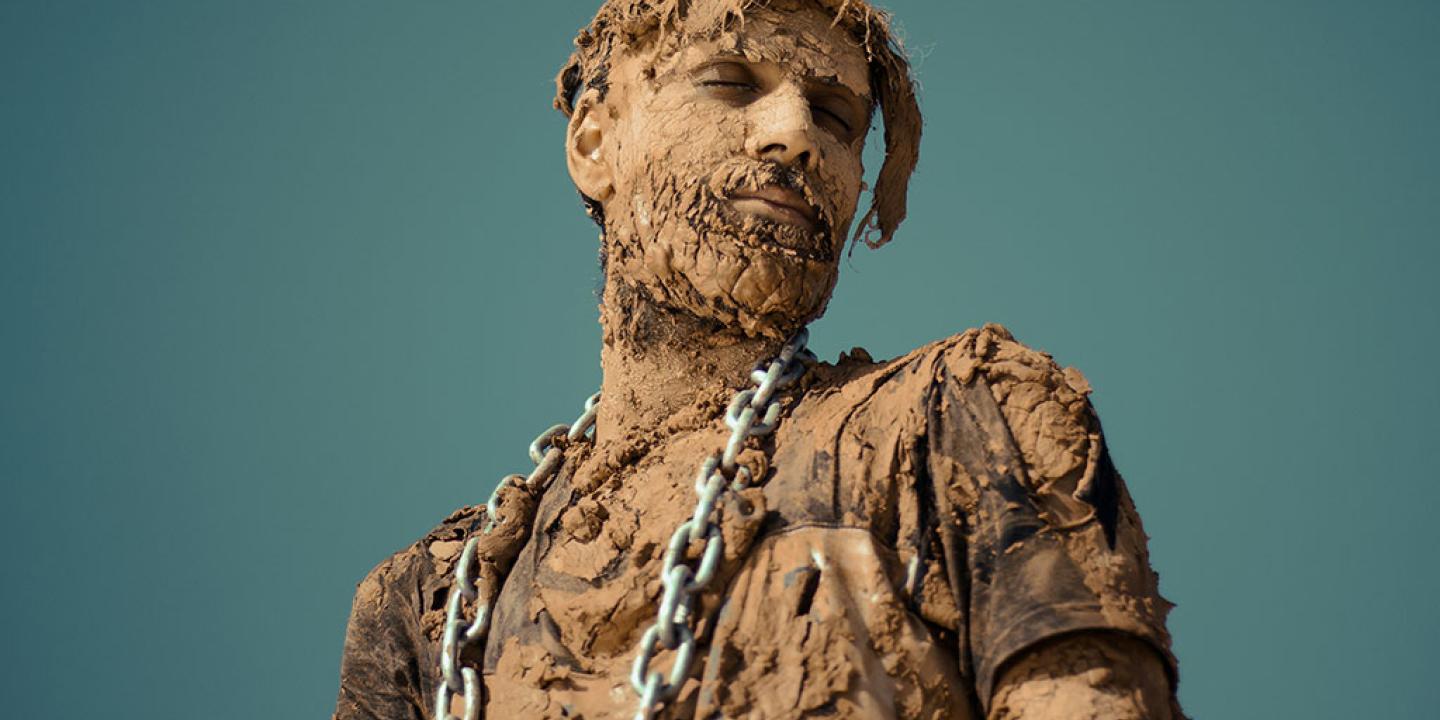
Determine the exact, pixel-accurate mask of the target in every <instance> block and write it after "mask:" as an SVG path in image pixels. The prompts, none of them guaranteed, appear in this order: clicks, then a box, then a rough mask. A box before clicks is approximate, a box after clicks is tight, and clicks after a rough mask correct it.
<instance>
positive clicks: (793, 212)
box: [729, 185, 820, 232]
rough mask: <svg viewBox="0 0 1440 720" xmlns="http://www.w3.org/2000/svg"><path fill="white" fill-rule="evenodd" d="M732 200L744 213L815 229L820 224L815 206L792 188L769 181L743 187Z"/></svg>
mask: <svg viewBox="0 0 1440 720" xmlns="http://www.w3.org/2000/svg"><path fill="white" fill-rule="evenodd" d="M729 200H730V204H731V206H733V207H734V208H735V209H736V210H738V211H740V212H742V213H746V214H749V215H758V216H760V217H764V218H768V219H770V220H775V221H777V222H783V223H786V224H789V225H795V226H797V227H799V228H801V229H803V230H805V231H807V232H815V230H816V229H818V228H819V226H820V220H819V213H818V212H816V210H815V208H813V207H811V206H810V204H809V203H807V202H805V197H804V196H802V195H801V194H800V193H798V192H796V191H794V190H791V189H789V188H784V187H780V186H778V185H767V186H765V187H762V188H759V189H757V190H739V191H736V192H734V193H731V194H730V197H729Z"/></svg>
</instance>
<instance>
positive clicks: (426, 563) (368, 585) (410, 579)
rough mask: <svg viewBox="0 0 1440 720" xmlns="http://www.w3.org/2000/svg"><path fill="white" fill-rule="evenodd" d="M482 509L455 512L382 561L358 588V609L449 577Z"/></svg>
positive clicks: (473, 508)
mask: <svg viewBox="0 0 1440 720" xmlns="http://www.w3.org/2000/svg"><path fill="white" fill-rule="evenodd" d="M482 508H483V506H481V505H467V506H464V507H461V508H459V509H457V510H455V511H454V512H452V513H450V514H449V515H448V516H446V517H445V518H444V519H443V520H441V521H440V522H439V523H438V524H436V525H435V527H434V528H432V529H431V530H430V531H429V532H427V533H425V534H424V535H423V536H421V537H420V539H418V540H416V541H415V542H412V543H410V544H409V545H406V546H405V547H403V548H401V549H399V550H397V551H395V552H394V553H391V554H390V556H389V557H387V558H385V559H384V560H381V561H380V563H379V564H377V565H375V567H373V568H371V569H370V571H369V572H368V573H366V574H365V577H364V579H362V580H361V581H360V583H359V585H358V586H357V587H356V592H355V603H356V605H357V606H358V605H361V604H371V603H374V604H380V603H381V602H382V598H386V597H387V596H391V597H393V596H394V595H395V593H394V590H396V589H398V588H405V589H407V590H409V589H411V588H423V587H425V586H426V585H427V584H429V583H428V582H427V580H433V579H436V578H444V577H448V575H449V573H450V571H451V570H452V569H453V568H454V564H455V561H456V560H457V559H459V557H460V551H461V550H462V549H464V546H465V537H466V535H467V533H468V532H469V529H470V528H471V527H472V526H473V525H474V524H475V523H476V522H477V521H478V520H479V518H480V516H481V513H482Z"/></svg>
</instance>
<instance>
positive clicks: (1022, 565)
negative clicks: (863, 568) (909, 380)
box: [928, 325, 1175, 709]
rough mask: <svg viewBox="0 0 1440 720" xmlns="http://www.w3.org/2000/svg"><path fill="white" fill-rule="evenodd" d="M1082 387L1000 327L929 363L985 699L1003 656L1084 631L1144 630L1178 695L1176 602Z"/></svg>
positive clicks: (957, 564)
mask: <svg viewBox="0 0 1440 720" xmlns="http://www.w3.org/2000/svg"><path fill="white" fill-rule="evenodd" d="M1088 393H1089V386H1088V384H1087V383H1086V382H1085V380H1084V378H1083V377H1082V376H1081V375H1080V374H1079V373H1078V372H1076V371H1074V370H1073V369H1066V370H1062V369H1061V368H1060V367H1059V366H1057V365H1056V364H1055V362H1054V361H1053V360H1052V359H1051V358H1050V357H1049V356H1048V355H1045V354H1044V353H1041V352H1037V351H1035V350H1031V349H1030V348H1027V347H1025V346H1024V345H1021V344H1020V343H1018V342H1016V341H1015V340H1014V338H1013V337H1012V336H1011V335H1010V333H1009V332H1008V331H1006V330H1005V329H1004V328H1002V327H1000V326H998V325H987V326H986V327H985V328H983V329H981V330H978V331H971V332H969V333H966V334H964V335H962V336H960V337H959V339H958V341H957V342H955V343H954V344H953V345H950V346H949V347H948V348H947V349H946V350H945V351H944V352H943V353H942V355H941V356H940V358H939V362H937V363H936V372H935V378H934V385H933V392H932V398H931V403H930V409H929V423H928V434H929V437H928V444H929V448H930V452H929V469H930V472H931V475H932V477H933V479H934V480H935V483H936V500H937V503H938V504H939V505H940V509H941V512H942V514H943V516H944V517H947V518H949V519H950V522H951V523H952V525H953V527H955V531H954V532H953V533H952V534H953V535H954V536H955V537H956V541H955V542H953V543H949V544H947V547H946V552H947V554H951V555H954V556H955V557H952V558H950V559H949V561H948V563H947V564H948V565H949V566H950V567H951V568H954V569H955V570H953V572H958V574H959V575H961V577H960V578H959V580H960V582H959V583H956V584H957V586H958V587H957V594H958V595H959V596H960V598H959V599H960V600H961V601H962V602H963V603H964V604H965V605H966V606H967V608H966V609H967V612H966V618H967V622H966V627H965V628H964V629H963V635H964V637H963V638H962V641H961V642H962V646H963V647H962V648H961V655H962V665H963V666H964V667H963V668H962V669H963V670H965V671H966V672H967V674H970V675H971V676H972V677H974V678H975V684H976V693H977V695H978V697H979V699H980V700H981V702H982V703H983V704H984V705H985V706H986V708H987V709H988V707H989V700H990V697H991V695H992V693H993V691H994V684H995V681H996V679H997V677H998V674H999V672H1000V671H1001V670H1002V669H1003V668H1004V667H1005V665H1006V663H1007V662H1009V661H1011V660H1013V659H1015V658H1017V657H1018V656H1019V655H1021V654H1022V653H1023V652H1024V651H1025V650H1027V649H1028V648H1031V647H1034V646H1036V645H1037V644H1039V643H1042V642H1044V641H1045V640H1047V639H1051V638H1055V637H1057V636H1060V635H1064V634H1068V633H1074V632H1080V631H1111V632H1120V633H1124V634H1127V635H1130V636H1134V637H1137V638H1139V639H1141V640H1144V641H1146V642H1147V643H1149V644H1150V645H1151V646H1153V647H1154V648H1155V650H1156V651H1157V652H1158V653H1159V655H1160V656H1161V658H1162V660H1163V661H1164V664H1165V666H1166V668H1167V671H1168V672H1169V674H1170V678H1171V683H1172V684H1171V688H1172V693H1173V688H1174V680H1175V661H1174V657H1173V656H1172V655H1171V653H1170V637H1169V634H1168V633H1167V631H1166V629H1165V615H1166V613H1167V612H1168V610H1169V608H1170V604H1169V603H1168V602H1167V601H1165V600H1164V598H1162V597H1161V596H1160V594H1159V589H1158V578H1157V577H1156V575H1155V573H1154V572H1153V571H1152V570H1151V568H1150V563H1149V558H1148V555H1147V551H1146V547H1145V543H1146V537H1145V534H1144V531H1143V529H1142V528H1141V526H1140V519H1139V516H1138V515H1137V514H1136V512H1135V508H1134V505H1133V503H1131V501H1130V497H1129V494H1128V492H1127V491H1126V489H1125V484H1124V482H1123V481H1122V480H1121V478H1120V475H1119V474H1118V473H1117V472H1116V470H1115V467H1114V465H1113V464H1112V463H1111V462H1110V457H1109V453H1108V452H1107V450H1106V447H1105V441H1104V438H1103V436H1102V434H1101V431H1100V425H1099V422H1098V420H1097V419H1096V417H1095V414H1094V411H1093V409H1092V408H1091V405H1090V402H1089V400H1088V398H1087V395H1088ZM952 582H953V581H952Z"/></svg>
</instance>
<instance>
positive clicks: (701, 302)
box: [669, 234, 839, 338]
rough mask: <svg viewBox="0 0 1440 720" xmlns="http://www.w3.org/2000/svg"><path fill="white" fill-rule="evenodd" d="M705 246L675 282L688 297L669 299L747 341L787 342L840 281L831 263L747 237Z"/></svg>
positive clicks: (723, 239) (713, 241) (819, 311)
mask: <svg viewBox="0 0 1440 720" xmlns="http://www.w3.org/2000/svg"><path fill="white" fill-rule="evenodd" d="M751 237H753V236H751ZM701 245H702V247H701V249H700V250H699V251H698V252H697V253H695V255H694V259H695V262H694V264H691V265H689V266H688V267H683V268H677V270H679V271H680V272H679V273H677V276H675V277H674V279H675V280H678V281H680V282H681V283H683V284H684V285H686V286H687V287H686V288H685V289H686V290H688V292H671V293H669V295H670V296H671V298H672V300H673V299H683V300H682V303H683V304H684V305H685V306H686V307H684V308H683V309H684V310H686V311H688V312H691V313H693V314H695V315H697V316H700V317H702V318H706V319H710V320H715V321H718V322H720V323H722V324H725V325H727V326H735V327H737V328H738V329H740V330H741V331H742V332H744V333H745V334H746V335H749V336H765V337H775V338H786V337H789V336H790V335H792V334H794V333H795V332H796V331H797V330H799V329H800V328H802V327H804V326H805V325H807V324H808V323H810V322H812V321H813V320H815V319H816V318H818V317H820V315H821V314H823V313H824V312H825V307H826V305H828V303H829V301H830V295H831V292H832V291H833V290H834V288H835V281H836V279H837V277H838V275H839V263H838V262H836V261H835V260H834V258H833V257H824V256H823V255H820V254H815V253H802V252H797V251H795V250H794V249H791V248H787V247H784V246H781V245H779V244H774V243H764V242H760V243H756V242H754V241H753V240H751V239H750V238H748V237H747V239H746V240H744V241H742V240H740V239H738V238H735V237H715V236H714V235H713V234H710V235H709V237H706V238H704V239H703V240H702V241H701ZM677 290H678V288H677Z"/></svg>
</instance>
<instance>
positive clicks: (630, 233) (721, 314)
mask: <svg viewBox="0 0 1440 720" xmlns="http://www.w3.org/2000/svg"><path fill="white" fill-rule="evenodd" d="M652 182H653V183H654V184H648V183H647V185H649V186H648V187H645V188H641V189H640V192H639V193H637V195H636V199H635V201H634V204H633V206H632V207H627V208H625V212H624V213H623V214H624V215H625V216H626V217H624V218H620V217H612V218H608V219H609V220H610V223H609V224H610V227H608V228H607V242H606V244H607V248H606V255H607V261H608V262H607V265H608V266H609V270H608V272H607V275H610V274H611V273H613V274H614V278H612V279H614V280H618V281H620V282H623V283H624V284H626V285H630V286H633V287H635V288H637V289H638V290H640V295H641V296H643V297H644V298H645V299H648V300H650V301H653V302H654V303H656V304H657V305H660V306H663V307H668V308H670V309H672V310H678V311H683V312H687V313H689V314H691V315H694V316H695V317H697V318H699V319H701V320H708V321H716V322H719V323H721V324H722V325H725V326H734V327H736V329H738V330H740V331H742V332H743V333H744V334H745V335H749V336H756V335H764V336H769V337H784V336H787V335H788V334H790V333H792V332H794V331H795V330H796V329H798V328H799V327H801V326H803V325H804V324H806V323H808V322H810V321H811V320H814V319H815V318H817V317H819V316H820V314H821V313H823V312H824V310H825V306H826V305H827V304H828V302H829V298H830V293H831V291H832V290H833V289H834V284H835V279H836V276H837V274H838V270H839V262H838V256H839V251H840V247H839V243H838V242H837V241H836V240H835V238H836V237H844V232H845V230H844V228H843V227H841V228H836V222H835V216H836V211H835V210H834V209H832V207H833V206H832V203H831V202H829V198H827V197H826V196H825V195H823V194H821V193H820V192H819V191H818V187H819V186H818V184H817V183H815V182H814V181H812V180H811V179H810V178H809V177H807V176H806V175H805V174H804V173H800V172H795V171H793V170H791V169H788V168H786V167H784V166H780V165H776V164H773V163H765V162H759V161H755V160H751V159H748V158H740V159H734V160H731V161H728V162H726V163H724V164H722V165H721V166H720V167H719V168H717V169H716V170H715V171H714V172H712V173H710V174H709V176H708V177H706V178H705V179H703V180H699V179H693V178H688V179H687V178H683V177H681V175H680V173H677V172H672V173H666V174H665V175H663V176H661V177H658V178H654V180H653V181H652ZM772 185H773V186H779V187H784V188H788V189H790V190H794V191H795V192H796V193H798V194H800V195H801V196H802V197H804V198H805V200H806V202H807V203H809V204H810V205H811V206H812V207H813V208H815V209H816V216H817V222H816V227H815V229H814V230H809V229H806V228H803V227H799V226H796V225H791V224H789V223H784V222H778V221H774V220H770V219H768V218H761V217H756V216H754V215H750V214H747V213H742V212H739V211H737V210H735V209H734V207H733V206H732V205H731V203H730V201H729V200H728V199H727V197H728V196H729V195H731V194H732V193H734V192H736V191H740V190H756V189H760V188H763V187H766V186H772ZM837 231H838V233H839V234H838V235H837V234H836V233H837ZM614 310H619V309H618V308H612V311H614Z"/></svg>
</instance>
